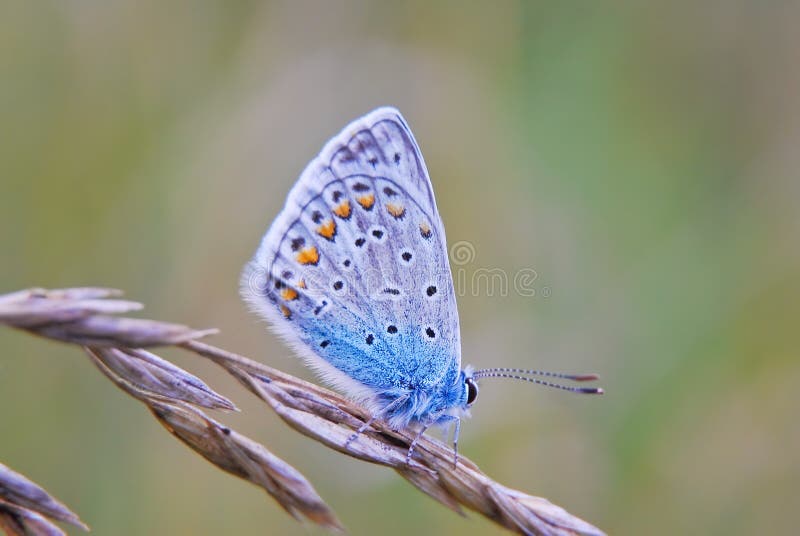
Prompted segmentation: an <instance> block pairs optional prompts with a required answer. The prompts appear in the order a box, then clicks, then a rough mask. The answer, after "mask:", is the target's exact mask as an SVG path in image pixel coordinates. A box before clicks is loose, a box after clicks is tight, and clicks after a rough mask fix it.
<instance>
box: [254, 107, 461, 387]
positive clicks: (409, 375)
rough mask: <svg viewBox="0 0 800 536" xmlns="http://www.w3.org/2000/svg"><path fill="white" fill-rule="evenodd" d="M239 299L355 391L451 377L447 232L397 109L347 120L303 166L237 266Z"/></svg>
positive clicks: (456, 346) (454, 347)
mask: <svg viewBox="0 0 800 536" xmlns="http://www.w3.org/2000/svg"><path fill="white" fill-rule="evenodd" d="M242 295H243V297H244V298H245V300H246V301H247V302H249V304H250V305H251V306H252V307H253V308H254V309H255V310H256V311H257V312H259V313H260V314H261V315H262V316H264V317H265V318H266V319H267V320H269V321H270V322H271V323H272V325H273V327H274V328H275V329H276V331H277V332H278V334H279V335H281V336H282V337H283V338H284V339H286V340H287V342H289V343H290V344H291V345H292V347H293V348H294V349H295V350H296V351H297V352H298V353H299V354H300V355H301V356H302V357H304V358H305V359H306V361H307V362H308V364H309V365H311V366H312V367H313V368H315V369H317V370H318V371H319V372H321V373H322V375H323V377H325V378H326V379H327V380H328V381H330V382H331V383H333V384H334V385H337V386H339V387H340V388H343V389H345V390H346V391H348V392H350V393H351V394H353V395H355V396H359V397H361V398H366V399H369V398H374V395H375V394H376V393H385V392H392V393H400V392H403V390H409V389H411V390H413V389H426V388H430V387H431V386H434V385H436V384H438V383H440V382H442V381H448V382H451V381H455V380H456V378H457V375H458V372H459V369H460V361H461V359H460V352H461V343H460V332H459V323H458V312H457V309H456V301H455V292H454V288H453V280H452V276H451V273H450V266H449V262H448V257H447V246H446V240H445V234H444V227H443V225H442V222H441V219H440V217H439V213H438V211H437V209H436V201H435V199H434V195H433V189H432V186H431V182H430V179H429V177H428V172H427V169H426V167H425V162H424V161H423V158H422V154H421V153H420V150H419V147H418V146H417V143H416V141H415V140H414V136H413V135H412V134H411V131H410V129H409V128H408V125H407V124H406V122H405V120H404V119H403V117H402V116H401V115H400V112H399V111H397V110H396V109H394V108H379V109H377V110H375V111H373V112H371V113H370V114H368V115H366V116H364V117H362V118H360V119H358V120H356V121H354V122H352V123H351V124H350V125H348V126H347V127H346V128H345V129H344V130H342V132H341V133H339V134H338V135H337V136H335V137H334V138H333V139H331V140H330V141H329V142H328V143H327V144H326V145H325V147H324V148H323V150H322V152H321V153H320V154H319V156H317V158H315V159H314V160H312V161H311V163H310V164H309V165H308V166H307V167H306V169H305V171H303V173H302V175H301V176H300V179H299V180H298V181H297V183H296V184H295V186H294V187H293V188H292V190H291V192H290V193H289V196H288V199H287V201H286V205H285V207H284V208H283V211H282V212H281V213H280V215H279V216H278V217H277V219H276V220H275V222H274V223H273V224H272V226H271V227H270V229H269V231H268V232H267V234H266V235H265V236H264V238H263V240H262V242H261V246H260V247H259V249H258V250H257V252H256V254H255V256H254V258H253V260H252V261H251V262H250V263H249V264H248V265H247V267H246V268H245V271H244V273H243V277H242Z"/></svg>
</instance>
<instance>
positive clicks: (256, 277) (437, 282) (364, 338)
mask: <svg viewBox="0 0 800 536" xmlns="http://www.w3.org/2000/svg"><path fill="white" fill-rule="evenodd" d="M242 296H243V297H244V299H245V300H246V301H247V302H248V303H249V304H250V305H251V307H252V308H253V309H254V310H255V311H257V312H258V313H259V314H261V315H262V316H263V317H265V318H266V319H267V320H268V321H269V322H270V323H271V324H272V326H273V328H274V329H275V330H276V332H277V333H278V334H279V335H280V336H281V337H282V338H284V339H285V340H286V341H287V342H288V343H289V344H290V346H291V347H292V348H293V349H294V350H295V351H296V352H297V353H298V354H299V355H300V356H301V357H303V358H304V359H305V361H306V362H307V364H308V365H309V366H311V367H312V368H313V369H315V370H316V371H317V372H318V373H319V374H320V375H321V376H322V377H323V379H325V380H326V381H328V382H329V383H331V384H333V385H334V386H335V387H337V388H339V389H340V390H342V391H344V392H345V393H347V394H349V395H350V396H353V397H354V398H356V399H358V400H360V401H361V402H362V403H364V404H365V405H366V406H367V407H368V409H370V411H371V412H372V415H373V418H380V419H384V420H386V421H387V422H388V423H389V424H390V425H391V426H392V427H395V428H405V427H407V426H409V425H419V426H420V431H419V433H418V435H417V436H416V437H417V439H418V438H419V437H420V436H421V435H422V434H423V433H424V432H425V430H426V429H427V428H428V427H429V426H430V425H432V424H450V423H452V424H453V425H454V431H453V449H454V453H455V456H456V463H457V460H458V454H457V452H458V451H457V448H458V434H459V430H460V424H461V418H462V417H464V416H466V415H468V410H469V407H470V406H471V405H472V403H473V402H474V401H475V398H476V397H477V395H478V385H477V380H478V379H480V378H486V377H507V378H515V379H520V380H526V381H530V382H534V383H540V384H545V385H550V386H553V387H559V388H562V389H567V390H571V391H577V392H586V393H600V392H602V390H600V389H597V388H577V387H565V386H560V385H556V384H552V383H549V382H546V381H543V380H539V379H536V378H529V377H528V376H530V375H540V376H541V375H544V376H551V377H559V378H564V379H568V380H575V381H584V380H592V379H596V376H594V375H568V374H555V373H545V372H540V371H533V370H521V369H509V368H489V369H482V370H473V369H472V368H471V367H466V368H464V369H463V370H462V369H461V340H460V331H459V324H458V310H457V309H456V298H455V290H454V288H453V279H452V275H451V273H450V265H449V262H448V257H447V245H446V241H445V233H444V226H443V225H442V221H441V218H440V217H439V212H438V210H437V209H436V201H435V199H434V196H433V187H432V185H431V182H430V179H429V178H428V171H427V169H426V167H425V162H424V160H423V159H422V154H421V152H420V150H419V147H418V145H417V142H416V141H415V140H414V136H413V135H412V134H411V130H410V129H409V127H408V124H407V123H406V121H405V120H404V119H403V116H402V115H400V112H399V111H397V110H396V109H394V108H388V107H385V108H378V109H377V110H375V111H373V112H371V113H369V114H367V115H365V116H364V117H362V118H360V119H357V120H355V121H353V122H352V123H350V124H349V125H348V126H347V127H345V129H344V130H342V132H340V133H339V134H338V135H337V136H335V137H334V138H333V139H331V140H330V141H329V142H328V143H327V144H326V145H325V147H324V148H323V149H322V152H321V153H320V154H319V156H317V157H316V158H315V159H314V160H312V161H311V163H310V164H309V165H308V166H307V167H306V169H305V171H303V173H302V175H301V176H300V178H299V180H298V181H297V183H296V184H295V186H294V187H293V188H292V190H291V192H289V197H288V199H287V201H286V205H285V206H284V208H283V211H282V212H281V213H280V215H279V216H278V217H277V218H276V219H275V221H274V222H273V224H272V226H271V227H270V229H269V231H267V233H266V235H265V236H264V238H263V239H262V241H261V245H260V247H259V248H258V250H257V251H256V254H255V256H254V257H253V260H252V261H251V262H250V263H249V264H248V265H247V266H246V267H245V270H244V273H243V275H242ZM370 423H371V421H369V422H367V423H366V424H365V425H364V426H363V427H362V428H361V429H359V430H358V432H356V435H354V436H353V437H352V438H351V439H354V438H355V437H356V436H357V434H358V433H360V432H362V431H363V430H365V429H366V427H367V426H369V424H370ZM415 443H416V439H415V440H414V442H412V443H411V445H410V447H409V451H408V459H410V457H411V454H412V452H413V449H414V444H415Z"/></svg>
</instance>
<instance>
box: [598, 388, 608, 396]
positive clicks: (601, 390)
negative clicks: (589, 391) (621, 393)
mask: <svg viewBox="0 0 800 536" xmlns="http://www.w3.org/2000/svg"><path fill="white" fill-rule="evenodd" d="M595 394H598V395H604V394H606V392H605V391H604V390H603V388H602V387H598V388H597V391H595Z"/></svg>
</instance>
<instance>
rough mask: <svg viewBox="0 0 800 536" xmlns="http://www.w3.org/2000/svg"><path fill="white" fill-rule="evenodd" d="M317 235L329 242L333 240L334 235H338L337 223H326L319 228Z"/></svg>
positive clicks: (329, 221)
mask: <svg viewBox="0 0 800 536" xmlns="http://www.w3.org/2000/svg"><path fill="white" fill-rule="evenodd" d="M317 234H318V235H320V236H322V237H325V238H327V239H328V240H333V235H335V234H336V222H335V221H333V220H328V221H326V222H325V223H323V224H322V225H320V226H319V227H317Z"/></svg>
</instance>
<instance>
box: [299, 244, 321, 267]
mask: <svg viewBox="0 0 800 536" xmlns="http://www.w3.org/2000/svg"><path fill="white" fill-rule="evenodd" d="M297 262H299V263H300V264H317V263H318V262H319V252H318V251H317V248H316V246H309V247H307V248H303V249H301V250H300V252H299V253H298V254H297Z"/></svg>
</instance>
